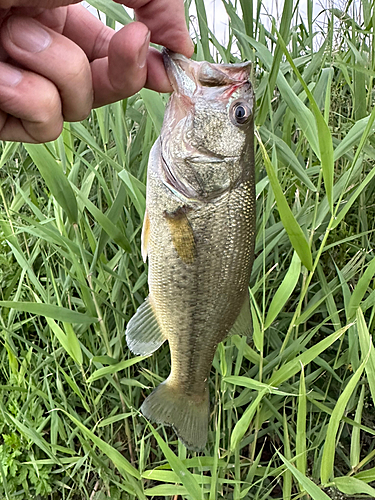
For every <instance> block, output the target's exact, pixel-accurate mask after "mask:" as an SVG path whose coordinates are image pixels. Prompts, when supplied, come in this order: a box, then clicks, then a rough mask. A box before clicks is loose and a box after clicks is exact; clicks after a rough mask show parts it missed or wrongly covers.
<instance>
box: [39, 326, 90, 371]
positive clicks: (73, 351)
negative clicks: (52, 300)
mask: <svg viewBox="0 0 375 500" xmlns="http://www.w3.org/2000/svg"><path fill="white" fill-rule="evenodd" d="M46 320H47V323H48V325H49V327H50V328H51V330H52V331H53V333H54V334H55V335H56V337H57V338H58V340H59V342H60V344H61V345H62V346H63V348H64V349H65V350H66V352H67V353H68V354H69V356H71V357H72V358H73V359H74V361H75V362H76V363H78V364H79V365H82V361H83V359H82V351H81V347H80V345H79V341H78V339H77V336H76V335H75V333H74V330H73V329H72V328H71V326H70V325H69V323H66V325H65V326H68V329H67V333H64V331H63V330H62V329H61V328H60V327H59V325H58V324H57V323H55V321H54V320H53V319H52V318H48V317H46ZM69 326H70V329H69ZM68 332H69V333H68Z"/></svg>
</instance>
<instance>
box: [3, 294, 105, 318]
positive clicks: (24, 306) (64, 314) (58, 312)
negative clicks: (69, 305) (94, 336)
mask: <svg viewBox="0 0 375 500" xmlns="http://www.w3.org/2000/svg"><path fill="white" fill-rule="evenodd" d="M0 307H8V308H10V309H16V310H17V311H23V312H28V313H30V314H36V315H38V316H45V317H47V318H52V319H55V320H56V321H64V322H66V323H77V324H92V323H96V322H97V321H98V319H97V318H93V317H91V316H86V314H82V313H79V312H77V311H72V310H71V309H66V308H65V307H60V306H55V305H53V304H40V303H37V302H14V301H11V300H1V301H0Z"/></svg>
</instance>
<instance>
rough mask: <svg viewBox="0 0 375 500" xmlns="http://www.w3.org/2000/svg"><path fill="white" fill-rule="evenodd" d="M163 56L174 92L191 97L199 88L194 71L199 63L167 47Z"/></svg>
mask: <svg viewBox="0 0 375 500" xmlns="http://www.w3.org/2000/svg"><path fill="white" fill-rule="evenodd" d="M162 56H163V62H164V66H165V69H166V72H167V75H168V78H169V81H170V82H171V85H172V88H173V90H174V91H175V92H177V93H182V94H185V95H187V96H189V97H191V96H192V95H193V93H194V91H195V89H196V86H197V85H196V82H195V78H194V73H193V71H192V69H193V66H194V65H196V64H197V63H196V62H195V61H192V60H191V59H188V58H187V57H185V56H183V55H182V54H178V53H177V52H172V51H171V50H169V49H167V48H165V47H164V48H163V51H162Z"/></svg>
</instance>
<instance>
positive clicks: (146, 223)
mask: <svg viewBox="0 0 375 500" xmlns="http://www.w3.org/2000/svg"><path fill="white" fill-rule="evenodd" d="M149 236H150V218H149V216H148V212H147V208H146V212H145V218H144V219H143V227H142V236H141V254H142V259H143V262H146V260H147V254H148V249H147V247H148V238H149Z"/></svg>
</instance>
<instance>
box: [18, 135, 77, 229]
mask: <svg viewBox="0 0 375 500" xmlns="http://www.w3.org/2000/svg"><path fill="white" fill-rule="evenodd" d="M25 148H26V151H27V152H28V153H29V155H30V157H31V158H32V160H33V162H34V163H35V165H36V166H37V168H38V170H39V172H40V173H41V175H42V177H43V179H44V181H45V183H46V184H47V186H48V188H49V190H50V191H51V193H52V194H53V196H54V197H55V199H56V201H57V203H58V204H59V205H60V206H61V208H62V209H63V210H64V212H65V213H66V215H67V216H68V219H69V221H70V222H71V223H72V224H74V223H77V222H78V207H77V201H76V197H75V195H74V192H73V189H72V186H71V184H70V182H69V181H68V179H67V178H66V176H65V175H64V173H63V171H62V168H61V166H60V165H59V164H58V163H57V161H56V160H55V158H54V157H53V156H52V154H51V153H50V152H49V150H48V149H47V147H46V146H44V145H43V144H25Z"/></svg>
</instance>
